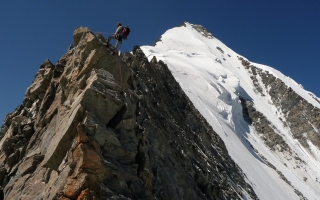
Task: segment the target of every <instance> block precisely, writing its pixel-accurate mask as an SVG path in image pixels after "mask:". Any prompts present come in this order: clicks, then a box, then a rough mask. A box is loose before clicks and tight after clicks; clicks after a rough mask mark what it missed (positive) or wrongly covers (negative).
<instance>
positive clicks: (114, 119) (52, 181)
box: [0, 27, 257, 200]
mask: <svg viewBox="0 0 320 200" xmlns="http://www.w3.org/2000/svg"><path fill="white" fill-rule="evenodd" d="M73 38H74V48H72V47H70V48H69V50H68V51H67V53H66V54H65V55H63V56H62V57H61V59H60V60H59V61H58V62H57V63H56V64H55V65H54V64H52V63H51V62H50V61H49V60H46V61H45V62H44V63H43V64H42V65H41V66H40V69H39V71H38V73H37V74H36V77H35V79H34V81H33V83H32V85H31V86H30V87H29V88H28V89H27V92H26V96H25V99H24V101H23V103H22V105H21V106H19V107H18V108H17V109H16V110H15V111H14V112H13V113H11V114H8V115H7V117H6V119H5V121H4V124H3V125H2V129H1V133H2V137H3V138H2V140H1V142H0V149H1V152H0V163H1V166H0V186H1V189H2V191H3V198H4V199H60V200H67V199H88V200H89V199H241V198H242V195H243V194H244V193H245V194H246V195H247V196H250V197H251V198H252V199H256V198H257V197H256V195H255V194H254V192H253V190H252V188H251V186H250V185H249V184H248V183H246V181H245V175H244V174H243V173H242V172H241V170H240V169H239V168H238V166H237V165H236V164H235V163H234V162H233V160H232V159H231V158H230V156H229V155H228V152H227V150H226V147H225V145H224V143H223V141H222V140H221V139H220V137H219V136H218V135H217V134H216V133H215V132H214V131H213V130H212V128H211V127H210V125H209V124H208V123H207V122H206V120H205V119H204V118H203V117H202V116H201V115H200V113H199V112H198V111H197V110H196V109H195V108H194V106H193V105H192V103H191V102H190V101H189V99H188V98H187V96H186V95H185V94H184V92H183V91H182V90H181V88H180V86H179V84H178V83H177V82H176V81H175V79H174V78H173V76H172V74H171V73H170V71H169V70H168V68H167V66H166V65H165V64H164V63H163V62H162V61H157V60H156V59H153V60H152V61H151V62H148V60H147V58H146V57H145V55H144V54H143V52H142V50H141V49H140V48H139V47H138V46H135V47H134V49H133V51H132V54H131V53H125V54H124V55H123V56H117V55H116V54H114V53H113V51H114V49H113V48H112V47H111V48H107V47H105V46H104V45H103V44H102V42H101V40H102V41H104V38H103V37H102V36H95V35H94V34H93V33H92V32H91V31H90V30H89V29H88V28H83V27H80V28H77V29H76V30H75V32H74V36H73ZM112 53H113V54H112Z"/></svg>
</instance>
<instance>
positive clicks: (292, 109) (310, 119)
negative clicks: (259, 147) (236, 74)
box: [239, 57, 320, 154]
mask: <svg viewBox="0 0 320 200" xmlns="http://www.w3.org/2000/svg"><path fill="white" fill-rule="evenodd" d="M239 59H240V60H241V63H242V65H243V66H244V67H245V68H246V69H247V71H248V73H250V74H251V76H250V78H251V79H252V83H253V85H254V86H255V89H256V91H257V92H258V93H260V94H261V96H267V95H268V96H270V99H271V101H272V104H273V105H274V106H275V107H276V108H277V110H278V112H279V113H281V116H282V117H281V118H279V119H280V120H281V121H282V122H283V124H284V127H288V128H290V130H291V132H292V135H293V137H294V138H295V139H297V140H298V141H299V142H300V144H301V145H302V146H303V147H304V148H306V149H307V150H309V152H310V153H311V154H313V152H312V151H310V147H309V144H308V140H309V141H310V142H311V143H312V144H313V145H315V146H316V147H318V148H320V134H319V130H320V123H319V121H320V109H319V108H318V107H315V106H313V105H312V104H311V103H309V102H308V101H307V100H305V99H304V98H302V97H301V96H300V95H299V94H297V93H296V92H295V91H294V90H293V89H292V88H290V87H288V86H287V85H286V84H285V83H284V82H283V81H281V80H280V79H279V78H276V77H275V76H274V75H272V74H270V73H269V72H268V71H264V70H262V69H260V68H258V67H255V66H254V65H252V64H251V63H250V62H249V61H247V60H245V59H243V58H241V57H240V58H239ZM258 80H261V81H258ZM249 107H250V106H249ZM252 117H253V119H256V120H257V119H258V118H259V117H255V116H253V115H252ZM262 126H263V125H262ZM263 127H264V128H267V126H263ZM269 129H270V127H269ZM263 132H266V131H265V130H264V131H262V133H263ZM267 132H272V130H271V131H267ZM279 137H280V136H279ZM278 142H279V141H277V142H276V143H273V144H271V143H270V144H268V146H270V147H271V148H274V147H273V146H274V144H278ZM281 143H283V142H281Z"/></svg>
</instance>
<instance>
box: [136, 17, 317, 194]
mask: <svg viewBox="0 0 320 200" xmlns="http://www.w3.org/2000/svg"><path fill="white" fill-rule="evenodd" d="M141 49H142V50H143V51H144V53H145V54H146V56H147V57H148V59H149V60H151V59H152V57H153V56H156V57H157V59H158V60H162V61H164V62H165V63H166V64H167V65H168V67H169V69H170V70H171V72H172V74H173V76H174V77H175V79H176V80H177V81H178V82H179V84H180V85H181V87H182V89H183V90H184V91H185V93H186V94H187V96H188V97H189V98H190V100H191V101H192V102H193V103H194V105H195V107H196V108H197V109H198V110H199V111H200V112H201V114H202V115H203V116H204V117H205V118H206V119H207V121H208V122H209V123H210V125H211V126H212V127H213V129H214V130H215V131H216V132H217V133H218V134H219V135H220V137H221V138H222V139H223V140H224V142H225V144H226V146H227V149H228V151H229V154H230V155H231V157H232V158H233V159H234V161H235V162H236V163H237V164H238V165H239V166H240V167H241V169H242V170H243V172H244V173H245V174H246V176H247V181H248V182H249V183H250V184H251V185H252V187H253V188H254V190H255V192H256V194H257V195H258V197H259V198H260V199H299V198H300V197H299V196H298V195H297V193H296V192H295V189H296V190H298V191H300V192H301V193H302V195H303V196H304V197H306V198H307V199H320V183H319V182H318V180H319V181H320V162H319V157H320V156H319V157H318V159H317V158H314V157H313V156H311V155H309V153H308V152H307V151H306V150H305V149H303V147H302V146H300V144H299V142H297V141H296V140H294V139H293V138H292V136H291V133H290V130H287V129H286V128H285V127H284V126H283V123H282V122H281V121H280V120H279V112H276V110H277V109H276V108H275V107H274V106H273V105H272V103H270V97H268V96H264V97H262V96H261V95H259V94H257V93H256V92H255V90H254V86H253V84H252V81H251V79H250V75H249V74H248V72H247V71H246V70H245V69H244V67H243V66H242V65H241V62H240V60H239V59H238V57H243V56H240V55H239V54H237V53H236V52H234V51H233V50H231V49H230V48H228V47H227V46H226V45H224V44H223V43H222V42H221V41H219V40H218V39H216V38H214V37H213V36H212V35H211V34H210V33H208V32H206V30H205V29H203V28H202V27H201V26H197V25H192V24H190V23H185V26H181V27H177V28H173V29H170V30H168V31H166V32H165V33H164V34H163V35H162V37H161V39H160V41H158V42H157V43H156V46H155V47H151V46H142V47H141ZM254 65H255V66H256V67H259V68H261V69H263V70H267V71H269V73H270V74H273V75H274V76H276V77H278V78H280V79H281V80H283V82H284V83H285V84H287V85H288V86H290V87H291V88H292V89H293V90H295V91H296V92H297V93H298V94H299V95H300V96H302V97H303V98H305V99H306V100H307V101H308V102H310V103H312V104H313V105H314V106H317V107H319V108H320V104H319V102H318V101H316V100H315V99H317V98H316V97H315V96H314V95H313V94H312V93H310V92H308V91H305V90H304V89H303V88H302V87H301V86H300V85H299V84H297V83H296V82H295V81H294V80H292V79H291V78H289V77H287V76H285V75H283V74H282V73H281V72H279V71H277V70H276V69H273V68H271V67H268V66H265V65H261V64H257V63H255V64H254ZM239 95H241V96H242V97H246V98H248V99H252V102H254V105H255V108H256V109H257V110H258V111H260V112H261V113H263V114H264V115H265V116H266V117H267V119H268V120H269V121H270V122H272V124H273V125H274V126H275V127H276V129H277V130H278V132H279V134H281V135H282V137H283V138H284V140H285V141H286V143H287V144H288V145H289V146H290V148H291V149H292V150H293V151H294V153H295V154H294V155H285V154H282V153H280V152H273V151H271V150H270V149H269V147H267V146H266V145H265V144H264V143H263V141H262V139H260V137H259V135H258V134H257V133H256V131H255V130H254V129H253V128H252V127H250V126H249V125H248V123H247V122H245V121H244V119H243V116H242V106H241V103H240V100H239ZM251 145H252V146H253V147H254V149H256V150H257V151H258V152H259V154H258V153H256V152H255V151H254V149H253V148H252V147H251ZM312 149H313V151H314V152H315V153H319V152H320V150H319V149H318V148H317V147H315V146H312ZM261 155H263V158H262V157H261ZM318 155H319V154H318ZM290 156H298V157H299V158H301V159H302V160H304V161H305V162H304V163H299V167H297V166H298V163H295V160H294V159H291V158H288V157H290ZM264 159H265V160H267V162H268V163H271V164H272V165H273V166H274V167H275V168H276V169H277V170H278V172H279V173H281V174H283V176H284V177H285V178H286V179H287V180H288V181H289V182H290V183H291V185H289V184H288V183H287V182H285V181H284V180H283V179H281V178H280V176H279V173H277V171H275V170H274V169H272V168H271V167H269V166H268V163H267V162H266V161H265V160H264ZM305 177H307V178H308V179H307V180H308V181H305ZM244 196H245V194H244Z"/></svg>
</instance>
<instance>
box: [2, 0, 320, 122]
mask: <svg viewBox="0 0 320 200" xmlns="http://www.w3.org/2000/svg"><path fill="white" fill-rule="evenodd" d="M319 10H320V1H318V0H307V1H302V0H277V1H275V0H268V1H258V0H257V1H253V0H250V1H249V0H242V1H240V0H233V1H221V0H206V1H202V0H198V1H180V0H176V1H172V0H171V1H168V0H161V1H144V0H140V1H105V0H104V1H102V0H99V1H98V0H93V1H90V2H89V1H84V0H78V1H62V0H56V1H34V0H30V1H15V0H13V1H2V2H1V4H0V30H1V35H0V66H1V72H0V94H1V95H0V120H3V119H4V117H5V115H6V114H8V113H9V112H12V111H14V109H15V108H16V107H17V106H19V105H20V104H21V103H22V101H23V98H24V94H25V91H26V89H27V88H28V87H29V86H30V85H31V83H32V80H33V79H34V75H35V74H36V72H37V71H38V69H39V67H40V65H41V63H42V62H43V61H44V60H46V59H47V58H48V59H49V60H50V61H51V62H52V63H53V64H55V63H56V62H57V61H58V60H59V58H60V57H61V56H62V55H63V54H64V53H65V52H66V51H67V48H68V47H69V45H70V44H71V43H72V34H73V31H74V29H75V28H76V27H79V26H86V27H89V28H90V29H91V30H92V31H94V32H97V31H100V32H107V33H112V32H114V31H115V29H116V25H115V24H116V23H117V22H122V24H124V25H127V24H129V26H130V27H131V33H130V36H129V38H128V40H127V41H124V43H123V44H122V46H121V50H122V51H130V50H132V47H133V46H134V45H140V46H141V45H153V43H154V42H155V41H156V40H157V39H159V38H160V36H161V35H162V34H163V33H164V32H165V31H166V30H167V29H170V28H173V27H175V26H177V25H179V24H181V23H182V22H184V21H188V22H190V23H193V24H201V25H203V26H204V27H206V28H207V29H208V30H209V31H210V32H211V33H212V34H213V35H214V36H215V37H217V38H218V39H219V40H221V41H222V42H223V43H225V44H226V45H227V46H229V47H230V48H231V49H233V50H234V51H236V52H237V53H239V54H241V55H243V56H245V57H246V58H248V59H249V60H251V61H253V62H257V63H261V64H266V65H269V66H271V67H273V68H276V69H278V70H279V71H281V72H282V73H283V74H285V75H287V76H289V77H291V78H293V79H294V80H295V81H296V82H298V83H300V84H302V85H303V86H304V88H305V89H306V90H309V91H311V92H313V93H315V94H316V95H317V96H318V97H319V96H320V87H319V83H320V81H319V79H318V77H319V72H320V69H319V67H320V66H319V65H320V62H319V59H318V58H319V56H320V55H319V54H320V39H319V37H320V34H319V32H320V31H319V29H320V12H319Z"/></svg>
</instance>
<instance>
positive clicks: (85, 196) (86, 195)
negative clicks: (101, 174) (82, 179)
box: [77, 188, 99, 200]
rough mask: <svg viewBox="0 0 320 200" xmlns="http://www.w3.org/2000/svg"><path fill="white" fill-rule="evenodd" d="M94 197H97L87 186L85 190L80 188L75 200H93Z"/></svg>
mask: <svg viewBox="0 0 320 200" xmlns="http://www.w3.org/2000/svg"><path fill="white" fill-rule="evenodd" d="M95 199H99V197H98V196H97V194H96V193H95V192H94V191H92V190H90V189H88V188H87V189H85V190H82V192H81V193H80V195H79V196H78V198H77V200H95Z"/></svg>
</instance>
